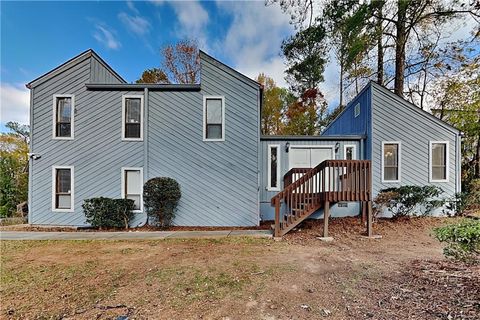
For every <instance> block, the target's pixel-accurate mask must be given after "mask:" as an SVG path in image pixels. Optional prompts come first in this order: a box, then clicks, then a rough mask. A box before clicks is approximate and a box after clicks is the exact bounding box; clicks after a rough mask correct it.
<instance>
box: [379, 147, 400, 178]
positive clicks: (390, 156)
mask: <svg viewBox="0 0 480 320" xmlns="http://www.w3.org/2000/svg"><path fill="white" fill-rule="evenodd" d="M382 182H400V142H397V141H387V142H382Z"/></svg>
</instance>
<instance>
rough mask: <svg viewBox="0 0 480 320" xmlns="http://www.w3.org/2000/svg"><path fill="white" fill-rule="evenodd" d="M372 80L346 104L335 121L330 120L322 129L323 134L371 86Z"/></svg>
mask: <svg viewBox="0 0 480 320" xmlns="http://www.w3.org/2000/svg"><path fill="white" fill-rule="evenodd" d="M370 82H371V81H370ZM370 82H369V83H367V84H366V85H365V86H364V87H363V89H362V90H360V92H359V93H358V94H357V95H356V96H355V97H353V99H352V100H350V101H349V102H348V103H347V105H346V106H345V108H343V110H342V112H340V113H339V114H338V115H337V116H336V117H335V119H333V121H332V122H330V123H329V124H328V125H327V126H326V127H325V129H323V130H322V133H321V134H323V133H324V132H325V131H327V130H328V128H330V127H331V126H332V125H333V123H334V122H335V121H337V119H338V118H340V117H341V116H342V114H343V113H344V112H346V111H347V109H348V108H349V107H350V106H351V105H352V103H353V101H354V100H355V99H357V97H359V96H361V95H362V94H363V92H364V91H366V90H367V88H369V87H370Z"/></svg>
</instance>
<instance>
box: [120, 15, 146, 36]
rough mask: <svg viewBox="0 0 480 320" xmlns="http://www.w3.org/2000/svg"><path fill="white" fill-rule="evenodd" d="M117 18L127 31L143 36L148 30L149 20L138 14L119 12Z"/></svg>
mask: <svg viewBox="0 0 480 320" xmlns="http://www.w3.org/2000/svg"><path fill="white" fill-rule="evenodd" d="M118 18H119V19H120V21H121V22H122V23H123V24H124V25H125V27H126V28H127V29H128V30H129V31H131V32H133V33H135V34H137V35H139V36H143V35H145V34H147V33H149V32H150V28H151V25H150V22H148V20H147V19H145V18H143V17H141V16H139V15H135V16H132V15H129V14H127V13H125V12H121V13H119V14H118Z"/></svg>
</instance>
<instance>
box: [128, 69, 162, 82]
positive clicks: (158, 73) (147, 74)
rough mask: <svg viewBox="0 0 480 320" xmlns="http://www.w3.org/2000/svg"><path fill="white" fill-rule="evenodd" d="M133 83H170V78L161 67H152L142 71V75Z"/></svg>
mask: <svg viewBox="0 0 480 320" xmlns="http://www.w3.org/2000/svg"><path fill="white" fill-rule="evenodd" d="M135 83H170V80H169V79H168V76H167V75H166V74H165V72H163V71H162V70H161V69H159V68H152V69H147V70H145V71H143V73H142V76H141V77H140V79H138V80H137V81H135Z"/></svg>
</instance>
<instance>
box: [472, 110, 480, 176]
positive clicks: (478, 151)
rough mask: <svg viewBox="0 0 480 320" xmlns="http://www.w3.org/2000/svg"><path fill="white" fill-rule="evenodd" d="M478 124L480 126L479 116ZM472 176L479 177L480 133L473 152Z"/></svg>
mask: <svg viewBox="0 0 480 320" xmlns="http://www.w3.org/2000/svg"><path fill="white" fill-rule="evenodd" d="M479 116H480V111H479ZM478 124H479V126H480V117H479V118H478ZM473 177H474V179H480V135H479V136H478V138H477V152H475V169H474V171H473Z"/></svg>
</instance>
